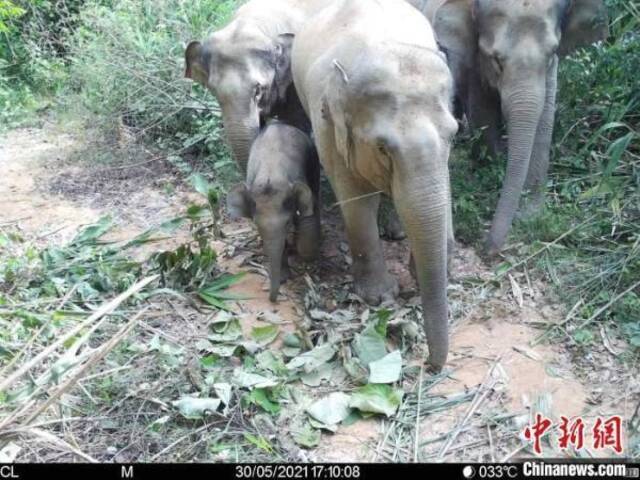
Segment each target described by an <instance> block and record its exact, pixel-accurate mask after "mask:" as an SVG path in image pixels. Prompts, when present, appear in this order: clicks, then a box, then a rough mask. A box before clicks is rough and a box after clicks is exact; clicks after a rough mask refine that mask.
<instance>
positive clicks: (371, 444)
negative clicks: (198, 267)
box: [0, 129, 593, 461]
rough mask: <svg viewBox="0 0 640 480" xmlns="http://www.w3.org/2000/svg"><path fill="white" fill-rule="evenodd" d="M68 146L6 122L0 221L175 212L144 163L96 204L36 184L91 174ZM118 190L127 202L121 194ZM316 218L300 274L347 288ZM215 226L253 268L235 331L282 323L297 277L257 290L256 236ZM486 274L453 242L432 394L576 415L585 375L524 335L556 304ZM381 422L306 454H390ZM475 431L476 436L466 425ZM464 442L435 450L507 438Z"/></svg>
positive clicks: (537, 288)
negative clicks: (466, 395) (317, 251)
mask: <svg viewBox="0 0 640 480" xmlns="http://www.w3.org/2000/svg"><path fill="white" fill-rule="evenodd" d="M79 144H80V140H79V139H77V138H74V137H72V136H70V135H68V134H59V133H56V132H53V131H44V130H32V129H30V130H16V131H13V132H10V133H9V134H8V135H6V136H5V137H3V138H2V139H0V169H1V170H2V172H3V175H2V176H0V225H8V224H13V225H17V226H18V227H19V228H20V229H21V230H22V231H23V233H24V235H25V236H26V237H27V238H30V239H36V240H37V242H38V243H46V242H64V241H67V240H68V239H70V238H71V236H72V235H73V234H74V233H75V231H76V230H77V228H78V227H79V226H80V225H83V224H87V223H91V222H92V221H95V220H96V219H97V218H99V217H100V216H101V215H104V214H110V215H112V216H113V217H115V218H116V219H117V222H118V224H119V229H118V231H117V232H116V233H115V234H114V235H115V237H119V238H126V237H128V236H132V235H134V234H136V233H140V232H141V231H143V230H145V229H146V228H148V227H149V226H151V225H153V224H157V223H160V222H161V221H163V220H166V219H167V218H170V217H171V216H173V215H175V214H176V212H179V211H180V209H181V208H183V207H184V206H185V205H186V204H187V202H188V201H189V199H190V198H191V193H189V192H187V191H182V190H180V189H175V190H172V191H171V192H167V191H163V190H162V189H160V188H159V187H158V185H159V184H161V183H162V182H159V181H158V178H157V176H156V177H154V179H153V181H148V179H147V180H145V178H146V177H145V174H144V172H143V173H142V174H141V177H140V178H138V179H137V180H136V179H134V180H133V181H131V182H129V183H132V185H131V186H132V188H131V189H129V190H128V191H125V192H124V193H120V194H119V195H116V197H117V198H119V199H120V201H119V202H111V203H110V204H107V205H100V204H96V202H95V201H94V200H95V197H94V195H93V194H87V195H86V196H83V194H82V191H80V192H79V193H78V192H76V193H75V195H73V196H72V198H73V200H69V199H68V197H69V195H65V196H62V195H53V194H50V193H47V192H49V191H50V190H51V189H49V188H47V184H51V183H56V182H58V183H59V182H60V178H61V177H64V178H66V180H69V178H71V177H73V176H74V175H76V176H77V177H78V178H82V179H83V181H84V182H85V183H87V182H90V181H91V179H90V178H87V177H86V175H85V176H83V175H84V173H83V172H82V169H81V168H80V169H79V167H77V166H76V165H73V164H69V163H68V162H67V159H68V157H69V156H70V155H71V153H72V152H73V151H74V149H77V148H79V146H80V145H79ZM165 177H166V178H165ZM165 177H162V178H163V179H164V180H163V181H167V182H171V178H170V177H171V174H170V173H167V174H166V175H165ZM106 185H107V187H105V188H109V187H108V185H109V184H108V183H107V184H106ZM122 198H126V201H124V202H123V201H121V200H122ZM327 218H328V219H329V220H328V221H327V222H326V223H325V225H324V227H323V228H324V235H325V245H324V246H323V255H322V261H321V262H320V264H319V265H318V266H317V267H314V269H313V270H312V271H311V277H312V278H314V279H316V280H318V281H320V282H328V284H330V285H333V286H335V288H334V290H336V291H337V290H338V289H342V290H344V289H346V290H348V284H346V285H345V278H347V275H348V270H347V263H348V260H349V259H348V253H347V249H346V248H345V245H346V244H345V241H344V236H343V234H342V226H341V222H340V219H339V217H337V216H336V215H335V214H329V215H327ZM225 232H226V233H227V235H228V237H229V240H230V241H233V240H234V239H238V238H242V239H244V240H245V241H244V242H243V244H244V245H248V246H247V247H246V248H234V247H233V246H232V245H231V244H232V242H227V243H221V242H219V243H217V244H216V247H217V248H218V251H219V253H222V256H221V262H222V264H223V266H224V267H225V268H226V269H227V270H229V271H239V270H247V268H250V269H252V273H249V274H248V275H247V277H245V279H244V280H243V281H242V282H241V283H239V284H238V285H236V286H234V287H233V288H232V291H233V292H235V293H241V294H243V295H246V296H247V297H249V299H248V300H246V301H242V302H240V303H239V305H238V307H239V310H240V312H241V321H242V324H243V329H244V330H245V331H247V332H248V331H249V330H250V328H251V327H252V326H253V325H254V324H255V322H256V321H257V319H258V317H260V316H262V315H264V314H265V312H268V313H271V314H274V313H275V314H277V315H279V316H280V317H281V319H282V320H283V321H284V325H285V330H290V331H291V330H293V329H294V328H295V322H297V321H299V319H300V316H301V313H302V312H303V310H302V308H301V303H300V302H301V291H302V290H303V289H304V282H303V281H301V277H297V278H294V280H292V281H289V282H288V283H287V285H285V287H284V289H283V293H284V297H285V298H284V299H283V300H282V301H281V302H280V303H279V304H278V305H277V306H274V305H272V304H270V303H269V302H268V300H267V298H266V297H267V295H266V293H265V290H266V277H265V276H264V275H262V274H260V273H259V272H260V268H259V265H256V264H255V261H256V259H259V258H260V257H259V256H256V255H257V254H259V249H257V244H256V242H255V241H253V243H252V242H251V241H247V238H249V239H250V238H251V237H252V236H255V233H254V231H253V229H252V227H251V225H250V224H249V223H247V222H236V223H228V224H226V225H225ZM165 246H166V245H165ZM152 248H160V246H158V245H155V246H152ZM385 254H386V256H387V259H388V261H389V263H390V268H391V270H392V271H393V272H394V273H395V274H396V275H398V276H399V278H400V281H401V290H403V291H404V292H411V291H412V290H414V289H415V286H414V284H413V281H412V279H411V277H410V275H409V273H408V271H407V268H406V266H405V265H406V259H407V256H408V250H407V247H406V245H405V244H404V243H386V242H385ZM492 276H493V272H492V271H491V270H490V269H489V268H488V267H487V266H486V265H484V264H483V263H482V262H481V261H480V260H479V259H478V258H477V256H476V255H475V253H474V252H473V251H472V250H470V249H464V248H462V249H460V250H459V251H458V252H457V254H456V258H455V260H454V265H453V271H452V280H451V286H450V297H451V298H452V300H451V301H452V311H453V328H452V340H451V356H450V362H449V368H450V369H451V370H452V373H451V375H450V376H449V378H447V379H446V380H444V381H443V382H441V383H440V384H439V385H438V386H437V387H436V389H435V390H434V392H435V394H437V395H441V396H443V397H446V396H447V395H451V394H455V393H457V392H464V391H470V390H471V389H473V388H477V386H478V385H483V386H484V387H487V389H488V390H489V392H488V394H487V395H486V399H485V400H484V401H483V402H482V404H481V405H480V406H479V408H478V410H477V412H475V413H474V415H472V419H473V421H480V422H482V421H486V419H487V418H489V417H490V416H491V415H494V414H498V413H500V414H507V415H511V416H512V417H513V418H516V419H517V418H520V421H521V422H523V423H522V425H524V423H526V422H527V421H528V418H529V417H528V415H529V412H530V409H531V407H532V405H534V404H535V403H536V402H537V401H538V399H539V398H541V397H543V398H546V399H547V400H549V401H550V402H551V405H552V407H550V411H552V412H554V414H555V415H556V416H558V417H559V416H560V415H564V416H568V417H570V416H574V415H580V414H584V413H585V412H586V408H587V403H588V398H589V395H590V391H591V390H592V389H593V385H591V386H585V385H583V384H582V383H581V382H580V380H579V379H578V378H576V377H577V376H576V374H575V373H574V371H573V370H574V369H573V367H572V362H571V360H570V358H569V356H568V354H567V352H565V351H564V350H563V349H562V347H560V346H554V345H545V344H541V343H538V344H533V343H534V340H535V339H536V338H537V337H538V336H539V335H540V333H541V330H540V329H539V328H537V327H541V326H545V325H548V324H550V323H555V322H558V321H560V320H561V319H562V318H563V316H562V311H561V309H560V308H558V307H557V306H554V305H553V304H548V303H547V300H546V298H548V295H547V292H546V291H545V289H546V287H545V286H544V285H541V284H535V283H533V284H531V283H530V282H528V279H527V278H524V277H516V278H514V279H513V281H514V283H515V284H516V286H513V285H511V286H510V287H508V288H505V289H503V290H501V291H500V292H498V294H496V295H488V294H487V290H486V289H484V290H483V289H478V288H475V287H469V285H471V283H470V281H471V280H473V281H474V282H476V284H478V282H482V281H486V280H488V279H490V278H492ZM407 296H408V297H409V298H408V299H407V300H406V301H405V302H406V304H410V302H411V300H410V297H411V295H407ZM483 296H484V297H483ZM332 301H333V298H331V299H327V302H328V304H330V303H331V302H332ZM330 308H331V306H329V307H328V309H330ZM419 353H420V352H416V356H415V358H413V359H412V360H411V363H413V364H416V365H419V364H420V363H421V358H420V356H419V355H418V354H419ZM496 372H497V373H496ZM496 375H497V377H499V378H497V377H496ZM496 378H497V380H495V381H494V380H491V379H496ZM488 379H490V380H491V381H489V382H488ZM489 384H490V385H489ZM489 387H490V388H489ZM469 405H470V404H469V403H466V404H463V405H461V406H459V407H456V408H452V409H448V410H444V411H441V412H439V413H434V414H432V415H430V416H429V417H427V420H425V421H424V422H423V423H422V424H421V425H420V433H421V437H424V439H425V446H424V448H423V449H422V450H421V458H422V459H425V460H426V459H434V458H438V457H437V455H438V454H439V453H440V449H441V448H442V442H440V443H438V442H433V443H431V442H430V441H428V439H437V438H438V437H439V436H443V435H444V436H446V435H445V434H447V433H448V432H451V431H452V429H453V428H454V427H455V426H457V425H459V426H460V427H461V433H460V435H459V438H458V442H457V443H460V441H462V440H464V439H465V436H469V435H468V434H467V433H465V431H464V429H463V428H462V427H464V426H465V425H467V424H462V423H461V422H462V420H463V419H464V418H465V416H466V415H467V413H468V409H469ZM389 428H390V427H389V422H386V421H381V420H377V419H369V420H366V421H359V422H356V423H354V424H353V425H350V426H343V427H340V429H339V430H338V432H336V433H335V434H323V439H322V442H321V445H320V447H318V448H316V449H315V450H313V451H312V452H311V456H310V458H311V459H315V460H323V461H369V460H378V461H381V460H385V459H389V456H390V455H391V454H390V453H385V451H388V448H387V447H386V446H385V444H384V443H385V442H384V441H382V440H384V438H385V432H387V431H388V429H389ZM474 435H476V436H477V432H476V433H475V434H474ZM474 442H475V443H474ZM467 443H468V444H469V446H468V447H464V442H462V445H463V446H462V448H459V447H456V449H454V450H452V451H450V452H447V454H446V456H445V457H444V458H445V459H447V460H455V459H456V458H469V459H482V458H485V459H486V458H491V457H493V458H495V459H496V460H500V459H502V458H504V457H506V456H507V455H506V452H507V451H508V448H512V447H513V444H512V443H510V444H505V445H501V446H499V447H500V448H498V444H499V439H493V440H492V439H491V438H487V437H484V438H482V439H477V438H476V437H473V438H472V437H469V439H468V442H467ZM376 446H377V447H376ZM385 449H386V450H385Z"/></svg>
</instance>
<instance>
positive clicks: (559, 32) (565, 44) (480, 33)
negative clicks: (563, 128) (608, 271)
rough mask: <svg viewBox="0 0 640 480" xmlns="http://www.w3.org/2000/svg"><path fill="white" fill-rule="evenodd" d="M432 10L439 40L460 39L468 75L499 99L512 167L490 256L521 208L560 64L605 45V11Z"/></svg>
mask: <svg viewBox="0 0 640 480" xmlns="http://www.w3.org/2000/svg"><path fill="white" fill-rule="evenodd" d="M430 2H431V5H435V9H434V8H432V9H431V13H432V18H434V19H435V29H436V32H439V33H440V34H441V36H442V37H443V38H446V39H453V40H456V39H460V38H463V39H465V42H466V44H465V45H463V46H462V47H461V46H460V45H455V47H456V48H457V51H460V49H461V48H462V50H464V51H467V52H473V53H474V66H473V67H472V68H475V69H477V70H478V71H479V73H480V77H481V79H482V82H483V83H484V85H485V86H488V87H490V88H492V89H493V90H495V91H497V92H498V93H499V98H500V101H501V108H502V115H503V118H504V120H505V121H506V125H507V130H508V135H509V163H508V167H507V176H506V179H505V183H504V186H503V190H502V195H501V197H500V202H499V203H498V207H497V210H496V215H495V217H494V222H493V225H492V228H491V233H490V236H489V239H488V245H487V246H488V248H489V251H490V252H495V251H497V250H499V249H500V248H501V246H502V244H503V243H504V240H505V238H506V235H507V232H508V230H509V228H510V226H511V222H512V221H513V218H514V216H515V213H516V210H517V208H518V202H519V199H520V195H521V193H522V190H523V186H524V184H525V179H526V176H527V173H528V167H529V164H530V160H531V157H532V153H533V148H534V145H535V141H536V134H537V132H538V128H539V126H540V124H541V121H542V116H543V112H544V111H545V106H546V105H547V103H550V102H551V101H552V100H550V99H554V98H555V89H556V74H557V61H558V56H562V55H566V54H568V53H570V52H571V51H573V50H574V49H575V48H577V47H579V46H582V45H588V44H590V43H593V42H595V41H597V40H600V39H603V38H605V37H606V35H607V29H608V22H607V12H606V7H605V5H604V0H430ZM427 15H429V13H427ZM451 28H454V29H455V33H454V34H452V32H451V31H450V29H451ZM469 32H473V35H471V36H470V35H469ZM445 46H446V45H445ZM471 108H473V106H471ZM544 121H545V122H547V123H548V122H553V118H545V119H544Z"/></svg>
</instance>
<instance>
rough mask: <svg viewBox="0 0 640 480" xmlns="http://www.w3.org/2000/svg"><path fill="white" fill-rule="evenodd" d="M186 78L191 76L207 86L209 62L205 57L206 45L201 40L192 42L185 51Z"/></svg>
mask: <svg viewBox="0 0 640 480" xmlns="http://www.w3.org/2000/svg"><path fill="white" fill-rule="evenodd" d="M184 59H185V64H186V68H185V71H184V76H185V78H190V79H191V80H194V81H196V82H198V83H199V84H201V85H202V86H204V87H206V86H207V83H208V81H209V62H208V61H207V60H206V59H205V55H204V47H203V46H202V44H201V43H200V42H191V43H189V45H188V46H187V49H186V50H185V51H184Z"/></svg>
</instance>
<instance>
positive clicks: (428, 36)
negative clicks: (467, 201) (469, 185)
mask: <svg viewBox="0 0 640 480" xmlns="http://www.w3.org/2000/svg"><path fill="white" fill-rule="evenodd" d="M291 43H292V44H293V46H292V47H291ZM288 50H291V70H292V72H293V81H294V84H295V87H296V91H297V93H298V96H299V97H300V101H301V103H302V106H303V107H304V110H305V111H306V112H307V114H308V115H309V118H310V119H311V124H312V126H313V132H314V135H315V141H316V146H317V149H318V155H319V157H320V162H321V164H322V166H323V167H324V170H325V172H326V173H327V176H328V177H329V180H330V182H331V184H332V186H333V189H334V192H335V194H336V196H337V198H338V201H339V202H340V206H341V210H342V214H343V217H344V220H345V227H346V231H347V237H348V240H349V245H350V248H351V253H352V257H353V274H354V283H355V289H356V292H357V293H358V294H359V295H360V296H361V297H362V298H364V299H365V300H366V301H367V302H368V303H371V304H378V303H379V302H381V301H384V300H386V299H391V298H393V296H394V295H396V294H397V292H398V287H397V282H396V280H395V278H393V277H392V276H391V275H390V273H389V271H388V270H387V267H386V265H385V262H384V258H383V255H382V248H381V244H380V239H379V238H378V226H377V222H376V215H377V211H378V206H379V202H380V192H383V193H385V194H387V195H389V196H390V197H391V198H392V199H393V202H394V205H395V207H396V209H397V211H398V213H399V215H400V219H401V220H402V223H403V225H404V227H405V230H406V232H407V234H408V237H409V243H410V246H411V252H412V256H413V260H414V263H415V266H416V276H417V280H418V285H419V287H420V292H421V297H422V307H423V318H424V327H425V332H426V336H427V341H428V344H429V359H428V363H429V364H430V366H431V367H432V368H434V369H436V370H439V369H441V368H442V366H443V365H444V363H445V362H446V357H447V352H448V308H447V249H448V246H447V239H448V227H449V226H450V222H451V218H450V209H449V206H450V197H449V170H448V158H449V150H450V141H451V138H452V137H453V136H454V135H455V133H456V131H457V127H458V125H457V122H456V121H455V118H454V117H453V115H452V114H451V105H450V103H451V97H452V94H453V82H452V79H451V73H450V71H449V68H448V66H447V64H446V61H445V58H444V56H443V55H442V53H441V52H440V51H439V50H438V47H437V44H436V41H435V37H434V34H433V31H432V29H431V26H430V25H429V22H428V21H427V20H426V19H425V18H424V16H422V15H421V14H420V13H419V12H417V11H416V10H415V9H414V8H412V7H411V6H410V5H409V4H408V3H406V2H405V1H404V0H377V1H375V2H372V1H370V0H334V1H332V2H329V3H328V6H327V7H326V8H325V9H324V10H322V11H321V12H320V13H318V14H317V15H316V16H314V17H313V18H312V20H311V21H309V22H308V23H307V25H306V26H305V27H304V28H303V29H302V30H301V31H299V32H298V34H297V35H296V36H295V39H294V40H293V41H291V39H290V38H283V59H282V62H280V61H278V62H276V65H278V68H280V67H282V68H286V67H287V64H286V52H287V51H288ZM276 77H279V78H289V76H288V75H285V74H280V75H278V74H276ZM283 87H285V85H275V86H274V88H275V89H279V88H283Z"/></svg>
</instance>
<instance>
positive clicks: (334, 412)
mask: <svg viewBox="0 0 640 480" xmlns="http://www.w3.org/2000/svg"><path fill="white" fill-rule="evenodd" d="M349 400H350V399H349V395H347V394H346V393H342V392H333V393H331V394H329V395H328V396H327V397H324V398H321V399H320V400H317V401H316V402H314V403H313V404H311V405H310V406H309V407H307V413H308V414H309V415H310V416H311V417H312V418H314V419H315V420H317V421H318V422H321V423H324V424H325V425H335V424H338V423H340V422H341V421H342V420H344V419H345V418H347V416H348V415H349V413H350V409H349Z"/></svg>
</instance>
